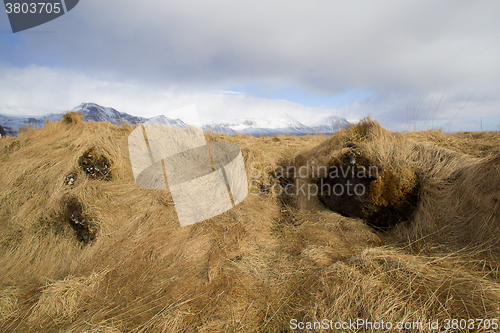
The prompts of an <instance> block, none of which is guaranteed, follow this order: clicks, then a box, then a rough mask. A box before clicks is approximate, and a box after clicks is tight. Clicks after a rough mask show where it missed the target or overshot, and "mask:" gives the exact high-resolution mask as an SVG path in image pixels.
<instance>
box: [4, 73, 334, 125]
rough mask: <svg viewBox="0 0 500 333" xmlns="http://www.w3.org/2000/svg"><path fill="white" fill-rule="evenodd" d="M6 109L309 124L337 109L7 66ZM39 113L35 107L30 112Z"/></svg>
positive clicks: (228, 92) (227, 93)
mask: <svg viewBox="0 0 500 333" xmlns="http://www.w3.org/2000/svg"><path fill="white" fill-rule="evenodd" d="M0 70H1V71H2V73H3V75H2V76H1V77H0V101H1V102H0V103H1V104H0V107H2V106H3V107H6V106H24V107H31V108H33V107H44V108H45V110H42V111H43V112H46V109H51V110H53V111H55V112H61V111H65V110H71V109H72V108H74V107H75V106H77V105H79V104H80V103H82V102H94V103H97V104H100V105H103V106H109V107H113V108H115V109H117V110H118V111H121V112H126V113H129V114H133V115H138V116H144V117H152V116H156V115H158V114H163V113H166V112H169V111H172V110H175V109H177V108H181V107H184V106H187V105H190V104H196V106H197V109H198V112H199V114H200V118H201V119H202V120H208V121H219V120H232V119H235V118H242V117H249V118H252V117H253V118H266V117H269V116H283V115H284V114H289V115H291V116H293V117H295V118H297V119H298V120H302V121H304V122H306V123H308V122H311V121H312V120H317V119H319V117H321V116H327V115H334V114H335V111H333V110H325V109H321V108H308V107H305V106H303V105H301V104H297V103H292V102H288V101H283V100H270V99H264V98H255V97H251V96H247V95H245V94H242V93H239V92H232V91H214V92H212V93H211V92H204V93H193V92H186V91H184V92H182V91H179V90H174V89H168V88H164V89H162V88H161V87H158V86H153V85H147V84H142V85H138V84H131V83H120V82H113V81H106V80H98V79H93V78H90V77H89V76H86V75H84V74H82V73H78V72H75V71H67V70H61V69H51V68H47V67H39V66H34V65H32V66H28V67H26V68H11V67H7V66H1V67H0ZM30 110H33V109H30Z"/></svg>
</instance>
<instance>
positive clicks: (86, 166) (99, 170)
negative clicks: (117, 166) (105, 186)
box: [78, 148, 111, 180]
mask: <svg viewBox="0 0 500 333" xmlns="http://www.w3.org/2000/svg"><path fill="white" fill-rule="evenodd" d="M110 166H111V163H110V161H108V159H107V158H106V157H104V156H103V155H102V154H99V153H97V152H96V151H95V150H94V148H90V149H87V150H86V151H85V152H84V153H83V155H82V156H80V158H79V159H78V168H79V169H82V170H83V171H84V172H85V173H86V174H87V175H88V176H89V177H90V178H91V179H98V180H111V173H110Z"/></svg>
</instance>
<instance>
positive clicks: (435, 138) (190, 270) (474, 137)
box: [0, 114, 500, 332]
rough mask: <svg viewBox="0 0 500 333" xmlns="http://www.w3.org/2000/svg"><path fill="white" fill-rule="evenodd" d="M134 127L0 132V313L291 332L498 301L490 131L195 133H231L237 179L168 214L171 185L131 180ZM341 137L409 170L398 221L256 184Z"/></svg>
mask: <svg viewBox="0 0 500 333" xmlns="http://www.w3.org/2000/svg"><path fill="white" fill-rule="evenodd" d="M132 129H133V128H132V127H130V126H122V127H117V126H114V125H110V124H107V123H84V122H82V121H80V120H79V118H78V115H74V114H68V115H67V116H66V117H65V120H64V121H63V122H58V123H47V124H46V125H45V127H44V128H42V129H38V130H35V129H29V128H28V129H25V130H23V131H22V132H21V134H20V136H19V137H7V138H3V139H1V140H0V185H1V191H0V205H1V206H0V276H1V281H0V331H2V332H292V331H294V330H293V329H292V328H291V325H290V322H291V320H292V319H296V320H297V321H298V322H319V321H322V320H323V319H328V320H332V321H333V322H347V321H349V320H354V321H355V320H357V319H359V318H361V319H365V320H367V321H371V322H376V321H378V322H381V321H382V320H383V321H384V322H392V323H397V322H423V323H428V322H429V321H436V320H439V324H440V325H444V324H445V320H446V319H466V320H468V319H477V318H482V319H490V320H491V319H494V318H496V319H500V273H499V267H500V242H499V241H500V190H499V187H500V148H499V147H500V134H499V133H492V132H482V133H455V134H444V133H442V132H441V131H426V132H411V133H406V134H402V133H392V132H389V131H387V130H385V129H383V128H382V127H380V126H379V125H378V124H376V123H374V122H372V121H371V120H365V121H363V122H361V123H360V124H359V125H357V126H355V127H351V128H348V129H345V130H342V131H340V132H339V133H337V134H335V135H333V136H331V137H324V136H305V137H292V136H275V137H260V138H258V137H251V136H246V135H238V136H234V137H230V136H224V135H216V134H211V133H209V134H206V138H207V140H208V141H227V142H233V143H236V144H238V145H239V146H240V148H241V150H242V153H243V156H244V160H245V164H246V168H247V175H248V179H249V182H251V183H250V185H251V186H250V190H249V191H250V193H249V195H248V196H247V198H246V199H245V200H244V201H243V202H242V203H240V204H239V205H237V206H236V207H235V208H233V209H232V210H230V211H227V212H225V213H223V214H221V215H219V216H216V217H214V218H211V219H209V220H206V221H203V222H200V223H197V224H194V225H191V226H187V227H183V228H181V227H180V226H179V221H178V219H177V215H176V211H175V207H174V203H173V200H172V197H171V195H170V193H169V192H168V190H145V189H141V188H139V187H137V186H136V184H135V182H134V177H133V174H132V170H131V166H130V161H129V155H128V145H127V138H128V135H129V133H130V132H131V131H132ZM347 142H355V143H356V145H357V146H358V147H359V149H361V150H362V151H363V154H365V156H366V157H367V158H368V159H370V160H371V161H376V163H377V164H378V165H381V166H384V167H389V166H390V167H392V168H394V170H403V169H404V168H406V169H410V170H412V172H414V173H415V174H416V175H417V176H418V181H419V185H420V189H419V193H418V197H419V200H418V205H417V207H416V210H415V212H414V213H413V214H412V215H411V219H410V220H409V221H407V222H405V223H401V224H399V225H397V226H396V227H395V228H393V229H391V230H389V231H387V232H380V231H376V230H374V229H372V228H370V227H369V226H367V225H366V224H365V223H364V222H363V221H362V220H361V219H357V218H349V217H344V216H342V215H339V214H337V213H335V212H333V211H330V210H328V209H327V208H326V207H324V206H322V205H321V204H320V203H319V201H318V199H317V198H316V197H312V198H309V199H307V198H304V197H301V196H292V197H284V196H276V195H273V193H272V191H269V189H272V188H273V186H274V188H276V184H277V181H278V180H277V179H276V177H273V172H272V170H275V168H277V167H279V166H291V165H294V166H299V165H303V164H304V161H306V160H310V161H312V160H315V161H317V162H318V163H324V164H328V163H329V161H330V160H331V159H332V158H333V156H334V155H335V154H338V152H339V151H342V149H344V147H345V144H346V143H347ZM91 148H92V149H93V152H94V153H96V154H101V155H103V156H104V157H105V158H106V159H107V160H108V161H109V163H110V174H109V175H108V177H107V178H108V180H103V179H99V177H97V178H96V179H92V177H89V175H88V174H86V173H84V172H83V170H82V169H80V168H78V163H79V158H80V157H81V156H82V155H83V154H84V153H85V152H86V151H87V150H88V149H91ZM406 169H405V170H406ZM261 171H262V172H261ZM264 171H265V172H264ZM68 175H72V177H71V178H72V179H73V181H68V179H67V176H68ZM296 180H297V181H311V180H301V179H291V180H290V179H289V181H296ZM75 219H79V220H80V222H81V221H85V222H81V223H80V224H79V227H75V223H73V224H71V223H70V220H71V221H73V222H74V220H75ZM78 228H80V229H78ZM82 232H83V233H86V235H87V238H88V239H87V240H89V239H90V241H88V242H86V241H82V237H81V235H82ZM477 325H478V323H477V322H476V323H475V327H474V328H472V329H468V328H465V329H453V331H455V332H457V331H477V330H478V329H477ZM442 327H443V326H441V329H442V330H444V329H443V328H442ZM299 331H300V330H299ZM304 331H311V332H312V331H314V332H315V331H325V332H326V331H335V330H326V329H310V330H307V329H306V330H304ZM341 331H359V332H362V331H370V329H367V328H366V327H358V328H357V329H351V328H348V329H345V328H344V329H341ZM381 331H382V330H381ZM384 331H385V330H384ZM394 331H401V330H396V329H394ZM407 331H429V329H428V328H426V327H423V328H415V329H410V330H407ZM435 331H437V330H435ZM450 331H451V330H450ZM483 331H495V330H494V329H493V328H491V327H490V329H484V330H483Z"/></svg>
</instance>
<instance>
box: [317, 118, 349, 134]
mask: <svg viewBox="0 0 500 333" xmlns="http://www.w3.org/2000/svg"><path fill="white" fill-rule="evenodd" d="M347 126H349V122H348V121H347V120H346V119H344V118H339V117H336V116H330V117H326V118H323V119H321V120H320V121H318V122H315V123H314V124H313V125H311V126H310V127H311V129H313V131H314V132H313V133H320V134H333V133H335V132H337V131H338V130H340V129H342V128H344V127H347Z"/></svg>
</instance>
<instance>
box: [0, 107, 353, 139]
mask: <svg viewBox="0 0 500 333" xmlns="http://www.w3.org/2000/svg"><path fill="white" fill-rule="evenodd" d="M14 109H15V110H14ZM14 109H13V108H12V107H7V108H6V107H0V125H1V126H2V127H3V128H4V129H5V131H6V132H7V134H8V135H17V133H18V130H19V128H20V127H22V126H29V125H34V126H35V127H37V128H39V127H43V125H44V124H45V121H46V120H47V119H48V120H49V121H50V122H54V121H60V120H61V119H62V115H63V113H50V110H46V112H47V115H45V116H33V117H26V116H11V115H9V116H4V115H2V113H13V112H16V113H23V114H26V113H35V112H36V113H40V110H39V109H37V110H34V108H33V110H31V109H27V108H14ZM44 110H45V109H44ZM73 111H77V112H81V113H82V115H83V120H84V121H86V122H90V121H101V122H109V123H112V124H115V125H121V124H127V123H128V124H142V123H146V124H159V125H167V126H173V127H178V128H184V127H187V126H188V125H187V124H186V123H185V122H183V121H182V120H180V119H171V118H168V117H166V116H164V115H159V116H155V117H152V118H144V117H137V116H132V115H129V114H127V113H124V112H119V111H117V110H115V109H113V108H109V107H103V106H100V105H97V104H95V103H82V104H80V105H78V106H77V107H75V108H74V109H73ZM347 125H349V122H347V120H345V119H343V118H338V117H335V116H331V117H328V118H325V119H322V120H320V121H318V122H317V123H315V124H313V125H311V126H306V125H304V124H302V123H301V122H299V121H297V120H296V119H294V118H292V117H290V116H288V115H286V117H284V118H276V119H252V118H243V119H238V120H234V121H231V122H225V123H207V124H204V125H203V126H202V129H203V130H204V131H212V132H214V133H219V134H227V135H236V134H238V133H240V134H248V135H255V136H265V135H275V134H287V135H305V134H309V133H310V134H332V133H334V132H336V131H338V130H339V129H340V128H343V127H345V126H347Z"/></svg>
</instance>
